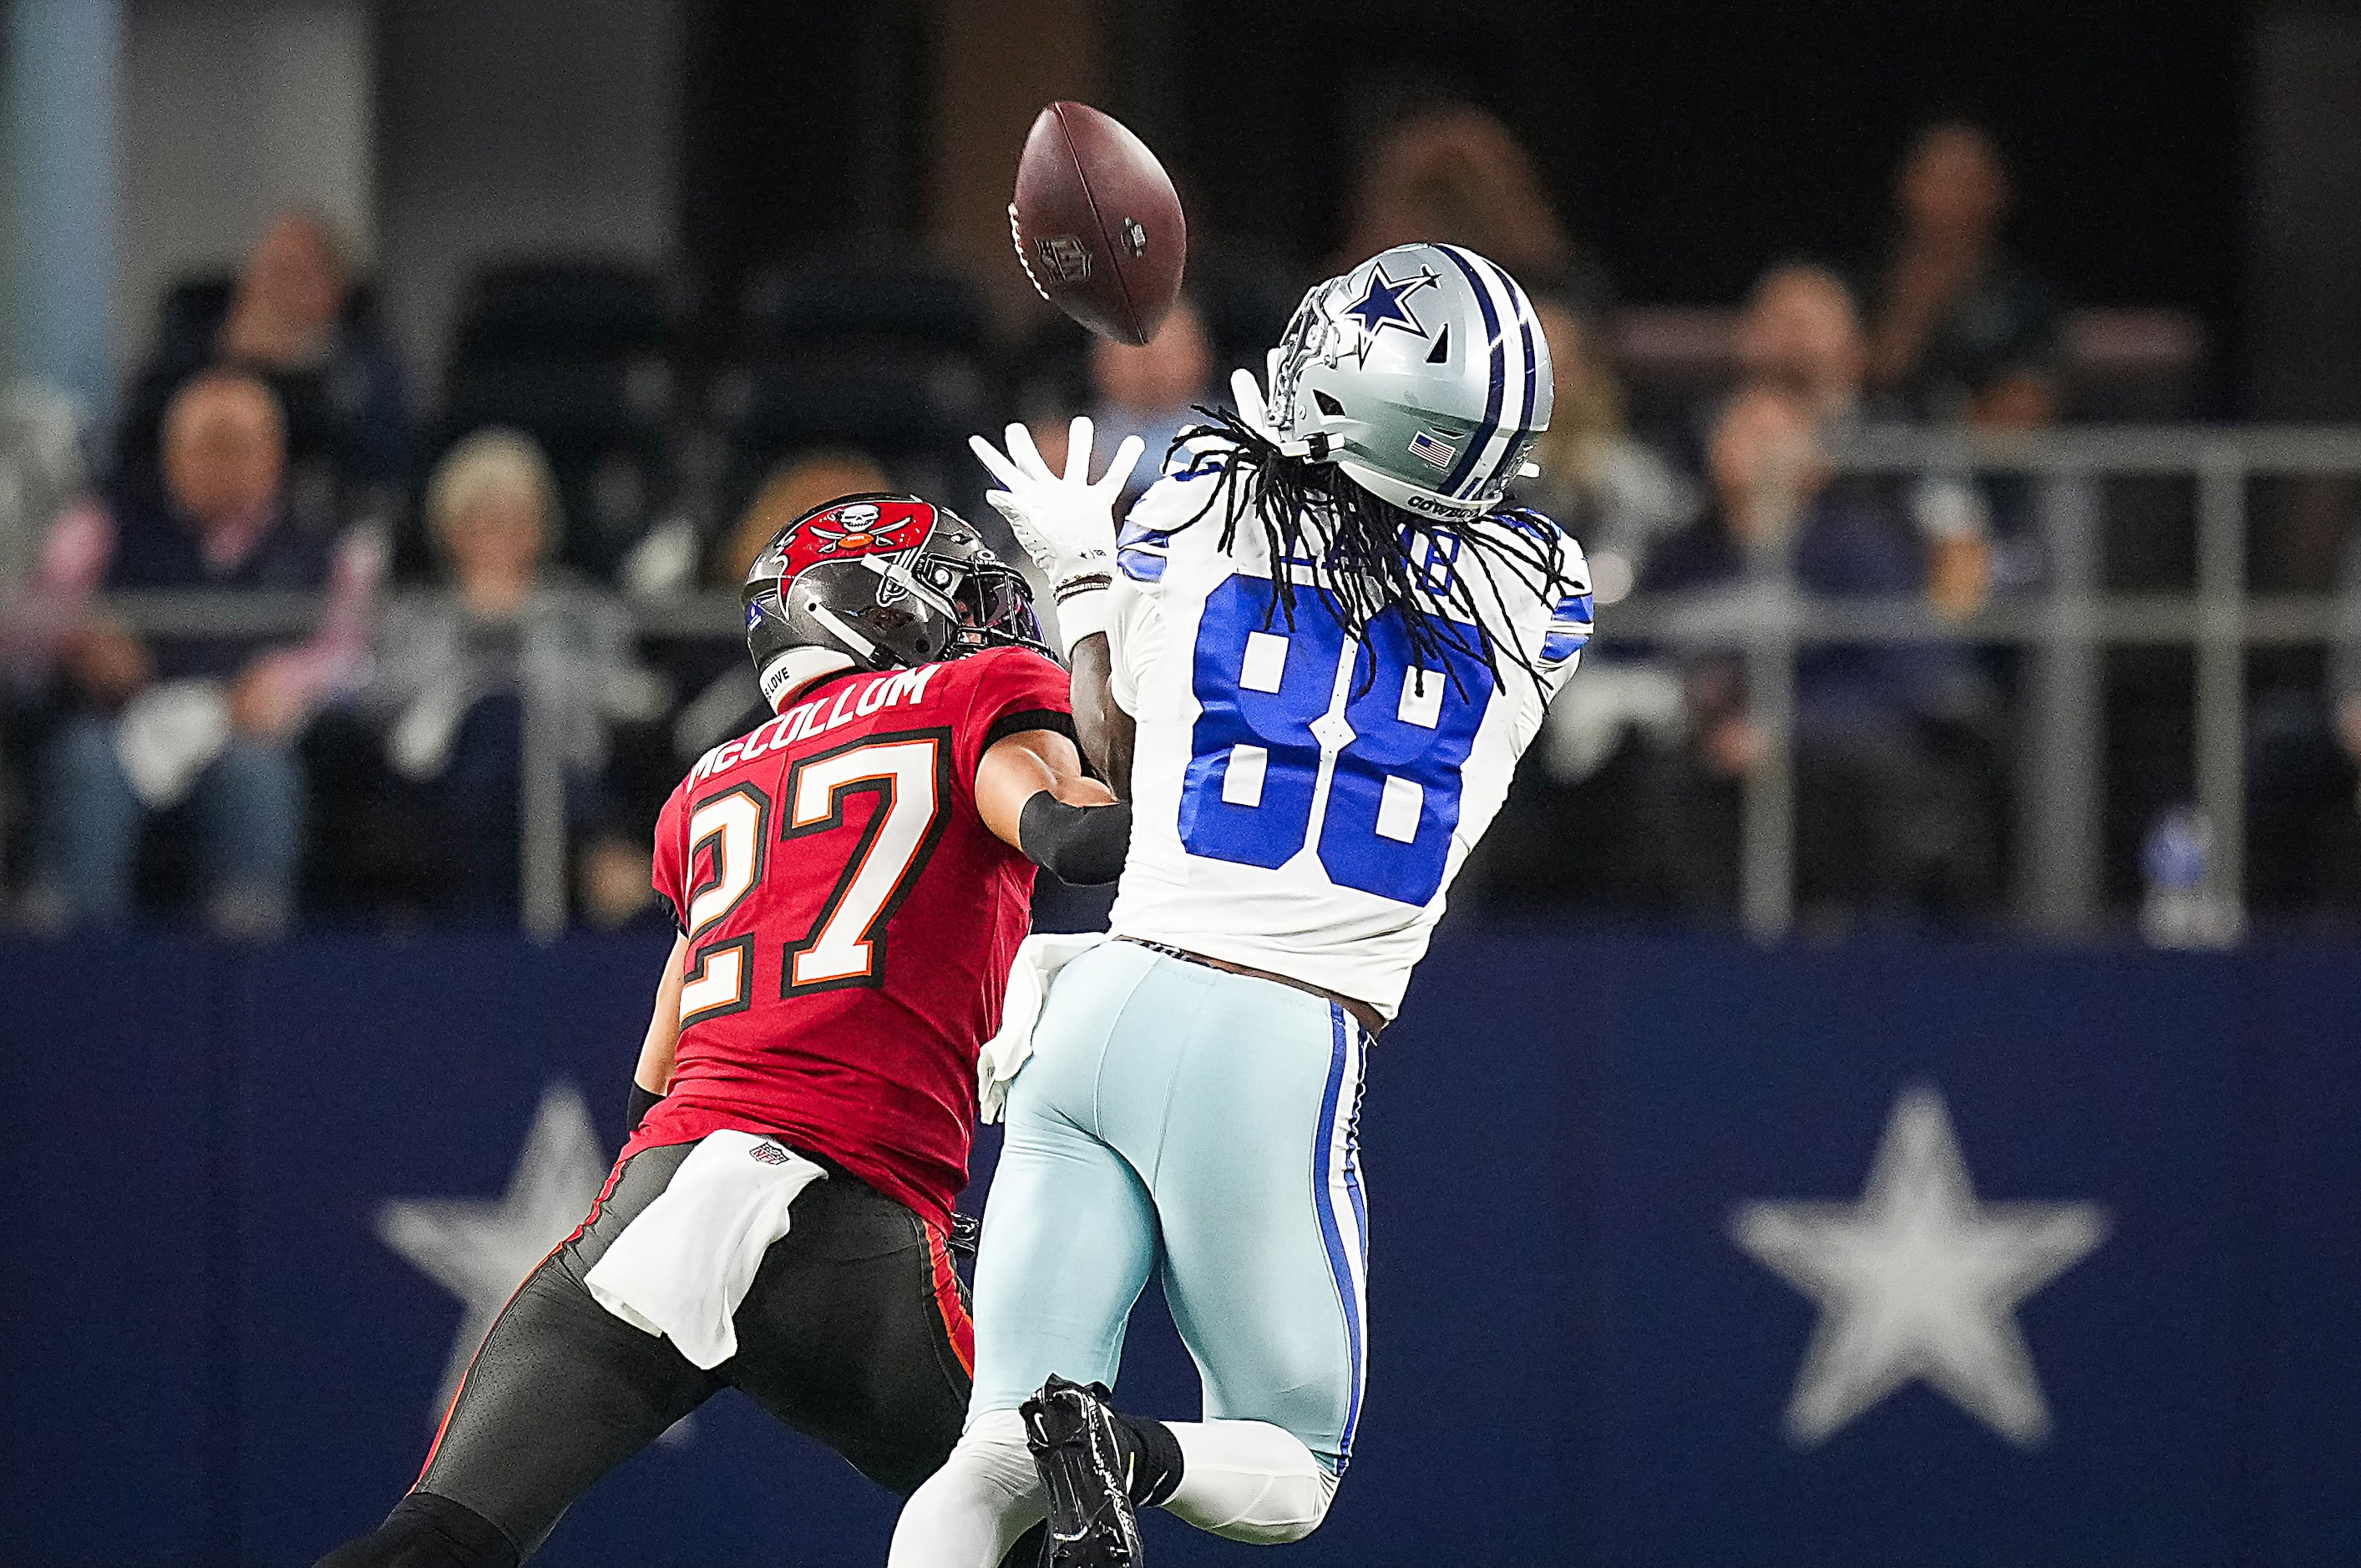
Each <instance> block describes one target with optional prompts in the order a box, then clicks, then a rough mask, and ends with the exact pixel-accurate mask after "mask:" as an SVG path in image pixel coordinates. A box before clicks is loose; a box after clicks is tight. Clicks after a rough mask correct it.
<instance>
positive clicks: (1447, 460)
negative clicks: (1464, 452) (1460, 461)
mask: <svg viewBox="0 0 2361 1568" xmlns="http://www.w3.org/2000/svg"><path fill="white" fill-rule="evenodd" d="M1410 453H1411V456H1413V457H1423V458H1424V459H1426V461H1428V462H1429V463H1432V464H1433V465H1434V466H1436V467H1438V468H1448V467H1450V466H1451V460H1452V459H1453V458H1454V457H1456V456H1457V455H1459V449H1458V448H1457V447H1455V446H1454V445H1452V444H1450V443H1449V442H1447V441H1437V440H1436V439H1435V438H1434V437H1433V436H1431V435H1429V434H1427V433H1426V432H1424V431H1420V432H1418V433H1416V434H1414V435H1412V436H1411V438H1410Z"/></svg>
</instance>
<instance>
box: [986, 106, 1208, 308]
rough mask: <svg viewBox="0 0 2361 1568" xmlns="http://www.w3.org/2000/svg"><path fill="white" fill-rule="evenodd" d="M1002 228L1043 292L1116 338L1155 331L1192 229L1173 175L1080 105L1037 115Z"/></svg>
mask: <svg viewBox="0 0 2361 1568" xmlns="http://www.w3.org/2000/svg"><path fill="white" fill-rule="evenodd" d="M1008 229H1009V235H1010V237H1011V238H1013V239H1014V240H1015V241H1016V259H1017V261H1018V262H1019V263H1020V264H1022V265H1023V267H1024V269H1025V275H1026V276H1027V277H1028V278H1030V279H1032V280H1033V287H1034V288H1036V289H1038V291H1040V294H1041V297H1042V298H1043V299H1045V300H1047V301H1049V302H1050V303H1051V304H1053V305H1055V306H1057V307H1058V308H1059V309H1060V310H1061V311H1063V312H1065V313H1067V314H1068V315H1070V316H1071V317H1073V318H1074V320H1076V321H1078V322H1080V323H1082V324H1083V325H1084V326H1086V327H1088V328H1090V329H1091V330H1092V331H1093V332H1095V333H1098V334H1101V335H1103V336H1106V337H1111V338H1114V339H1115V341H1116V342H1118V343H1129V344H1144V343H1146V342H1148V340H1149V339H1150V338H1152V337H1154V336H1155V335H1156V329H1157V328H1158V327H1159V326H1161V325H1162V324H1163V323H1164V317H1165V315H1166V313H1168V312H1170V310H1171V309H1172V302H1173V300H1174V299H1175V298H1177V297H1178V296H1179V294H1180V269H1181V264H1182V263H1183V261H1185V260H1186V258H1187V255H1188V249H1189V231H1188V225H1187V223H1186V221H1185V220H1184V219H1183V218H1182V217H1181V215H1180V197H1179V196H1178V195H1176V194H1175V193H1174V192H1173V190H1172V179H1171V176H1170V175H1168V174H1166V173H1165V172H1164V165H1162V164H1161V163H1159V162H1158V161H1157V159H1156V155H1155V154H1154V153H1152V152H1150V151H1148V144H1147V143H1146V142H1143V141H1141V140H1140V139H1139V138H1138V137H1136V136H1134V135H1132V134H1131V132H1130V131H1129V130H1128V129H1127V128H1126V127H1125V126H1124V125H1123V124H1122V122H1120V121H1118V120H1116V119H1115V118H1114V117H1113V116H1111V115H1103V114H1101V113H1100V112H1099V111H1098V110H1096V109H1093V108H1092V107H1091V106H1090V105H1089V104H1074V103H1063V102H1061V103H1056V104H1050V105H1049V107H1048V108H1046V109H1044V110H1042V111H1041V113H1040V115H1039V116H1038V118H1036V119H1035V120H1034V122H1033V129H1032V131H1031V133H1030V134H1028V135H1027V137H1026V138H1025V154H1024V157H1023V158H1021V159H1019V160H1018V162H1017V165H1016V199H1015V200H1014V201H1012V202H1010V203H1009V204H1008Z"/></svg>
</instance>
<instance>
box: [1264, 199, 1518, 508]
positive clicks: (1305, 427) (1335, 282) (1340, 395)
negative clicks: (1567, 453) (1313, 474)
mask: <svg viewBox="0 0 2361 1568" xmlns="http://www.w3.org/2000/svg"><path fill="white" fill-rule="evenodd" d="M1550 394H1551V383H1550V355H1549V343H1548V341H1547V340H1546V339H1544V338H1543V335H1542V326H1541V323H1540V321H1539V320H1538V319H1536V318H1535V316H1534V314H1533V307H1532V301H1530V300H1528V299H1526V298H1525V291H1523V290H1522V289H1520V288H1519V287H1517V281H1516V280H1515V279H1513V278H1511V277H1510V276H1509V274H1508V273H1507V271H1506V270H1504V269H1502V268H1500V267H1499V266H1498V265H1496V264H1495V263H1493V262H1490V261H1488V260H1486V259H1485V258H1482V257H1480V256H1478V255H1477V254H1476V253H1475V252H1474V251H1472V250H1467V249H1465V248H1463V247H1459V246H1455V245H1398V246H1396V247H1393V248H1392V249H1391V250H1387V251H1381V252H1379V253H1378V255H1376V256H1373V257H1371V258H1369V259H1368V260H1367V261H1364V262H1363V263H1361V265H1359V266H1358V267H1356V268H1354V269H1352V270H1351V271H1350V272H1347V273H1345V275H1344V276H1343V277H1341V278H1331V279H1329V280H1327V281H1326V282H1325V283H1322V284H1319V285H1318V286H1316V287H1315V288H1313V289H1312V291H1311V292H1310V293H1308V294H1306V295H1304V296H1303V302H1302V303H1301V304H1300V305H1298V306H1297V307H1296V308H1295V319H1294V320H1293V321H1292V322H1290V323H1289V324H1288V329H1287V336H1286V337H1285V338H1284V339H1283V340H1282V341H1281V342H1280V344H1279V346H1278V347H1277V348H1274V349H1272V350H1271V351H1270V392H1269V419H1270V423H1271V427H1272V430H1273V432H1274V433H1276V434H1277V436H1278V437H1279V445H1280V447H1281V449H1282V450H1284V451H1286V452H1288V453H1290V454H1291V455H1300V456H1306V457H1309V458H1311V459H1312V460H1313V461H1315V462H1321V461H1326V462H1334V464H1336V466H1338V467H1340V468H1342V469H1343V470H1344V471H1345V475H1346V477H1349V478H1351V479H1352V480H1353V481H1354V482H1355V483H1356V484H1358V485H1359V486H1361V487H1362V488H1364V489H1367V490H1369V491H1371V492H1372V493H1374V494H1375V495H1377V496H1378V497H1379V498H1380V499H1385V500H1388V501H1390V502H1392V503H1393V504H1394V505H1396V506H1398V507H1400V508H1402V509H1403V510H1407V511H1411V512H1416V513H1418V514H1419V515H1420V516H1422V517H1432V518H1440V519H1444V520H1445V521H1465V520H1466V519H1468V518H1473V517H1478V516H1481V515H1482V514H1483V513H1484V512H1486V511H1488V510H1491V509H1492V508H1493V507H1495V506H1497V505H1499V500H1500V498H1501V496H1502V495H1503V494H1504V493H1505V492H1506V491H1507V489H1508V488H1509V482H1510V480H1511V479H1513V478H1515V477H1517V475H1518V473H1519V472H1520V471H1521V469H1522V468H1523V467H1524V466H1525V462H1526V458H1527V456H1528V455H1530V454H1531V452H1532V446H1533V441H1534V439H1535V438H1536V437H1537V436H1539V435H1540V434H1541V433H1542V432H1543V431H1544V430H1547V429H1548V428H1549V421H1550V400H1551V399H1550Z"/></svg>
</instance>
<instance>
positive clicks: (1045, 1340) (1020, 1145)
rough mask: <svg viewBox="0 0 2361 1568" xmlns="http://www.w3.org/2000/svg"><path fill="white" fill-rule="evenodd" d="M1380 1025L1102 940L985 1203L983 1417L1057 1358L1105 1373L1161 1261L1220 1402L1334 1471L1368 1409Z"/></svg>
mask: <svg viewBox="0 0 2361 1568" xmlns="http://www.w3.org/2000/svg"><path fill="white" fill-rule="evenodd" d="M1366 1046H1367V1035H1366V1033H1365V1032H1364V1031H1363V1029H1362V1028H1361V1026H1360V1025H1358V1024H1356V1023H1355V1022H1354V1021H1353V1019H1352V1018H1351V1017H1350V1016H1349V1015H1347V1014H1345V1012H1344V1010H1343V1009H1341V1008H1338V1007H1336V1006H1334V1005H1333V1004H1331V1003H1325V1002H1323V1001H1322V1000H1321V999H1320V998H1318V997H1316V996H1313V995H1312V994H1310V993H1309V992H1301V991H1297V990H1294V989H1293V988H1291V987H1289V986H1284V985H1279V984H1277V983H1275V982H1273V981H1266V980H1256V979H1253V978H1251V977H1248V976H1245V975H1234V974H1227V973H1224V972H1223V971H1222V970H1214V969H1211V968H1208V967H1206V966H1205V965H1202V964H1193V963H1187V962H1184V961H1182V960H1180V959H1172V958H1167V957H1165V956H1164V955H1162V954H1159V953H1157V952H1153V951H1151V950H1150V949H1148V948H1143V947H1140V946H1138V945H1137V944H1135V943H1130V942H1109V943H1107V944H1106V945H1105V946H1104V947H1101V948H1093V949H1092V950H1091V951H1089V952H1087V953H1084V954H1083V955H1082V956H1081V957H1080V958H1078V959H1074V960H1073V961H1072V962H1071V963H1070V964H1068V965H1067V966H1066V968H1065V969H1064V970H1063V971H1062V972H1060V974H1059V976H1058V978H1057V981H1055V983H1054V984H1053V985H1052V986H1051V988H1050V991H1049V1002H1048V1004H1047V1005H1046V1006H1045V1007H1044V1009H1043V1011H1042V1014H1041V1020H1040V1024H1039V1026H1038V1029H1037V1030H1036V1031H1035V1035H1034V1047H1033V1056H1032V1059H1031V1060H1029V1061H1028V1062H1027V1063H1026V1065H1025V1068H1024V1069H1023V1070H1022V1071H1021V1072H1019V1073H1018V1074H1017V1076H1016V1081H1015V1082H1014V1083H1013V1084H1011V1085H1010V1087H1009V1095H1008V1113H1007V1121H1008V1137H1007V1142H1006V1143H1005V1146H1003V1151H1002V1154H1001V1157H1000V1168H999V1171H998V1173H997V1174H996V1175H995V1176H994V1178H993V1182H992V1196H991V1198H990V1200H989V1201H987V1203H986V1204H985V1207H984V1218H983V1244H982V1247H981V1250H980V1252H979V1255H978V1256H977V1259H976V1275H975V1361H976V1365H975V1391H974V1394H973V1396H972V1398H971V1399H970V1401H969V1405H968V1420H969V1422H970V1423H971V1424H972V1423H973V1422H974V1420H975V1419H976V1417H978V1416H979V1415H982V1414H983V1413H985V1412H987V1411H992V1410H1004V1409H1015V1408H1016V1406H1018V1405H1020V1404H1022V1403H1023V1402H1024V1401H1025V1400H1027V1399H1028V1398H1031V1397H1032V1396H1033V1393H1034V1391H1035V1390H1036V1389H1038V1388H1039V1387H1040V1386H1041V1383H1042V1380H1043V1379H1044V1378H1045V1377H1047V1376H1049V1374H1051V1373H1053V1372H1054V1373H1057V1374H1059V1375H1060V1376H1065V1377H1069V1378H1071V1379H1073V1380H1074V1381H1076V1382H1078V1383H1091V1382H1103V1383H1105V1384H1107V1385H1109V1386H1110V1387H1112V1386H1113V1385H1114V1383H1115V1369H1116V1366H1117V1365H1118V1364H1119V1363H1120V1362H1121V1360H1122V1357H1123V1336H1124V1329H1125V1326H1126V1321H1128V1319H1129V1317H1130V1315H1131V1309H1132V1304H1133V1303H1134V1302H1135V1301H1137V1299H1139V1293H1140V1291H1141V1290H1142V1289H1143V1288H1146V1286H1147V1284H1148V1273H1149V1271H1150V1270H1151V1269H1154V1268H1157V1267H1159V1266H1161V1268H1162V1277H1163V1287H1164V1297H1165V1300H1166V1301H1167V1302H1168V1303H1169V1304H1170V1307H1171V1309H1172V1318H1173V1321H1174V1322H1175V1324H1176V1325H1177V1326H1178V1327H1179V1328H1180V1337H1181V1340H1182V1341H1183V1343H1186V1344H1187V1345H1188V1347H1189V1354H1191V1356H1192V1357H1194V1358H1195V1360H1196V1363H1197V1372H1198V1375H1199V1376H1200V1377H1201V1378H1202V1381H1203V1384H1204V1393H1205V1407H1204V1415H1205V1419H1206V1420H1258V1421H1268V1422H1269V1423H1271V1424H1272V1425H1274V1426H1277V1427H1280V1428H1283V1429H1285V1430H1286V1431H1290V1432H1291V1433H1293V1434H1294V1435H1295V1436H1296V1437H1297V1438H1298V1439H1299V1440H1300V1441H1301V1442H1302V1443H1303V1445H1304V1446H1305V1447H1306V1448H1309V1449H1310V1450H1311V1451H1312V1453H1315V1454H1317V1455H1319V1456H1320V1457H1321V1459H1322V1461H1323V1463H1324V1464H1327V1465H1328V1466H1329V1467H1330V1468H1331V1470H1332V1471H1334V1472H1335V1473H1338V1474H1341V1473H1342V1472H1343V1470H1344V1467H1345V1461H1346V1460H1347V1459H1349V1458H1350V1456H1351V1454H1352V1449H1353V1428H1354V1424H1355V1422H1356V1420H1358V1419H1359V1416H1360V1410H1361V1385H1362V1376H1363V1371H1364V1353H1365V1341H1364V1336H1363V1326H1362V1325H1363V1321H1364V1319H1363V1307H1364V1302H1365V1277H1366V1269H1367V1234H1368V1225H1367V1208H1366V1206H1365V1204H1364V1201H1363V1199H1362V1194H1361V1178H1360V1169H1359V1165H1360V1160H1359V1155H1358V1152H1357V1150H1356V1146H1355V1125H1356V1119H1357V1114H1358V1111H1359V1101H1360V1094H1361V1069H1362V1059H1363V1055H1364V1050H1365V1047H1366Z"/></svg>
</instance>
